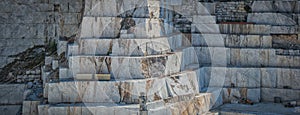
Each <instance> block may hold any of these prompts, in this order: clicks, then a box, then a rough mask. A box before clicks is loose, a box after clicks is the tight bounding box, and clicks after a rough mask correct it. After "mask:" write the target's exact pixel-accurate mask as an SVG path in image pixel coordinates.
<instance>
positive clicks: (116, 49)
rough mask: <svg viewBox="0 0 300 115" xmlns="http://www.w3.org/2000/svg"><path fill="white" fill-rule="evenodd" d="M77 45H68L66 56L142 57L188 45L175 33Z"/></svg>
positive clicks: (92, 41) (88, 41) (103, 40)
mask: <svg viewBox="0 0 300 115" xmlns="http://www.w3.org/2000/svg"><path fill="white" fill-rule="evenodd" d="M78 42H79V43H75V44H69V45H68V55H77V54H95V55H108V54H112V55H144V53H146V52H147V53H148V54H149V55H151V54H160V53H162V52H167V51H171V50H174V49H176V48H178V47H182V46H184V45H185V46H187V45H190V42H189V40H188V38H185V37H184V36H183V35H182V34H180V33H176V34H172V35H169V36H166V37H158V38H151V39H149V38H139V39H136V38H130V39H127V38H126V39H123V38H120V39H97V38H90V39H79V40H78Z"/></svg>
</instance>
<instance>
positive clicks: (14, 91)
mask: <svg viewBox="0 0 300 115" xmlns="http://www.w3.org/2000/svg"><path fill="white" fill-rule="evenodd" d="M0 89H1V95H2V96H1V97H0V104H11V105H13V104H22V103H23V93H24V89H25V85H24V84H6V85H0Z"/></svg>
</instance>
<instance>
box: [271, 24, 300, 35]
mask: <svg viewBox="0 0 300 115" xmlns="http://www.w3.org/2000/svg"><path fill="white" fill-rule="evenodd" d="M270 33H271V34H298V33H299V29H298V26H295V25H293V26H272V27H271V30H270Z"/></svg>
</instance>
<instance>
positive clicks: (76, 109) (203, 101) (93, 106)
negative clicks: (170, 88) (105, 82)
mask: <svg viewBox="0 0 300 115" xmlns="http://www.w3.org/2000/svg"><path fill="white" fill-rule="evenodd" d="M210 96H211V95H210V94H207V93H204V94H200V95H196V96H195V97H194V98H189V97H188V96H180V97H178V98H176V99H177V100H176V101H175V100H174V102H163V101H159V102H154V103H148V104H147V105H146V106H147V107H148V108H149V110H148V111H147V113H148V114H151V115H152V114H164V115H174V114H197V113H198V114H204V113H206V112H207V111H208V110H209V105H210V104H209V103H210ZM154 104H158V105H156V106H160V107H158V108H151V107H150V106H154ZM164 105H165V106H164ZM38 108H39V111H40V110H41V113H43V114H49V115H52V114H74V113H76V114H79V115H85V114H100V113H101V114H109V115H120V114H125V115H138V114H139V106H138V105H136V104H133V105H121V104H102V105H99V104H97V103H85V104H84V105H83V104H75V105H69V104H57V105H56V106H47V105H39V107H38ZM182 108H186V109H182Z"/></svg>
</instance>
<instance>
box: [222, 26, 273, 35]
mask: <svg viewBox="0 0 300 115" xmlns="http://www.w3.org/2000/svg"><path fill="white" fill-rule="evenodd" d="M219 27H220V30H219V31H220V32H221V33H222V34H254V35H268V34H270V29H271V26H270V25H256V24H219Z"/></svg>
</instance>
